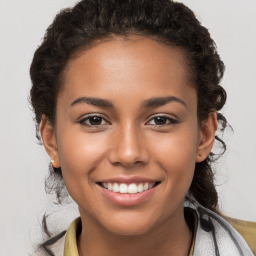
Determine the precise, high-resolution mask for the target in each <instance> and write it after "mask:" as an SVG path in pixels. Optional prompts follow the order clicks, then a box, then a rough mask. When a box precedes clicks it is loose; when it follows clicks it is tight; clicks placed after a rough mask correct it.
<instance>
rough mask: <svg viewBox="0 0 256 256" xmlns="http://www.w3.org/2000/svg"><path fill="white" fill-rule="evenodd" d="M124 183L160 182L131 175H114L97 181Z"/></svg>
mask: <svg viewBox="0 0 256 256" xmlns="http://www.w3.org/2000/svg"><path fill="white" fill-rule="evenodd" d="M109 182H110V183H125V184H131V183H136V184H137V183H146V182H149V183H154V182H160V180H155V179H150V178H146V177H139V176H132V177H114V178H109V179H104V180H100V181H98V182H97V183H109Z"/></svg>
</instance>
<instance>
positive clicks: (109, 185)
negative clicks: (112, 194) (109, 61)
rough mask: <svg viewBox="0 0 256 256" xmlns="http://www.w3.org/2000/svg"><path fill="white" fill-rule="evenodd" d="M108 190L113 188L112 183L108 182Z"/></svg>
mask: <svg viewBox="0 0 256 256" xmlns="http://www.w3.org/2000/svg"><path fill="white" fill-rule="evenodd" d="M107 189H108V190H113V186H112V183H110V182H109V183H108V187H107Z"/></svg>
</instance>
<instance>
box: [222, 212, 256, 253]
mask: <svg viewBox="0 0 256 256" xmlns="http://www.w3.org/2000/svg"><path fill="white" fill-rule="evenodd" d="M223 218H224V219H225V220H226V221H227V222H228V223H229V224H230V225H231V226H232V227H233V228H234V229H235V230H237V231H238V232H239V234H241V236H242V237H243V238H244V240H245V241H246V242H247V244H248V245H249V246H250V248H251V249H252V251H253V253H254V254H255V255H256V222H252V221H244V220H238V219H233V218H230V217H227V216H223Z"/></svg>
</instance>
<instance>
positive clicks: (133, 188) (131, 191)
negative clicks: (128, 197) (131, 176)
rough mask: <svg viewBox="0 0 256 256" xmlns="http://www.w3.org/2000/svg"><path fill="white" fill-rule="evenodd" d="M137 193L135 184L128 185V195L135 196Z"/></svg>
mask: <svg viewBox="0 0 256 256" xmlns="http://www.w3.org/2000/svg"><path fill="white" fill-rule="evenodd" d="M137 192H138V188H137V186H136V184H134V183H133V184H130V185H129V186H128V193H129V194H135V193H137Z"/></svg>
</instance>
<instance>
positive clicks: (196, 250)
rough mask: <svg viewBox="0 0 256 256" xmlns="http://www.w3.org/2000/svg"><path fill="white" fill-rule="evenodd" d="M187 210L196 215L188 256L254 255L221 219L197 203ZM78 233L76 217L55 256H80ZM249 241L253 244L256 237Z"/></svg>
mask: <svg viewBox="0 0 256 256" xmlns="http://www.w3.org/2000/svg"><path fill="white" fill-rule="evenodd" d="M187 207H188V208H189V209H190V211H189V212H190V213H191V211H192V212H194V216H195V220H194V228H195V229H194V230H195V232H194V234H193V241H192V245H191V249H190V252H189V256H253V255H254V254H253V252H252V251H251V249H250V248H249V246H248V245H247V243H246V242H245V240H244V239H243V238H242V236H241V235H240V234H239V233H238V232H237V231H236V230H235V229H234V228H233V227H232V226H231V225H230V224H229V223H228V222H227V221H226V220H225V219H224V218H222V217H220V216H219V215H217V214H216V213H214V212H212V211H210V210H209V209H206V208H205V207H203V206H201V205H199V204H197V203H195V204H189V205H187ZM185 214H186V210H185ZM227 219H228V218H227ZM237 227H239V224H237ZM79 230H81V219H80V218H77V219H75V220H74V221H73V222H72V224H71V225H70V227H69V229H68V231H67V233H66V235H65V237H63V238H62V239H61V240H60V241H59V242H58V245H54V247H52V248H51V249H52V250H53V251H54V252H55V254H54V255H56V256H63V255H64V256H79V254H78V249H77V236H78V235H79V234H78V233H79V232H80V231H79ZM252 239H254V240H255V243H256V237H254V238H252ZM60 248H62V249H61V250H60ZM63 249H64V251H63Z"/></svg>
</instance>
